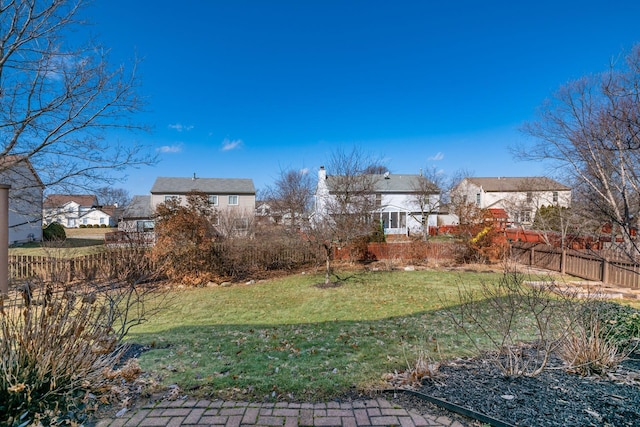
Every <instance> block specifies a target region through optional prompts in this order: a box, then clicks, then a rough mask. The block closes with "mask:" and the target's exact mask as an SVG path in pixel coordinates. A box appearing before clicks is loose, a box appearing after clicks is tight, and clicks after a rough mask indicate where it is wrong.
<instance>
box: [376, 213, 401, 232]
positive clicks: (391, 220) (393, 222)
mask: <svg viewBox="0 0 640 427" xmlns="http://www.w3.org/2000/svg"><path fill="white" fill-rule="evenodd" d="M380 219H381V221H382V224H383V226H384V228H385V229H391V228H405V227H406V226H407V213H406V212H382V214H381V215H380Z"/></svg>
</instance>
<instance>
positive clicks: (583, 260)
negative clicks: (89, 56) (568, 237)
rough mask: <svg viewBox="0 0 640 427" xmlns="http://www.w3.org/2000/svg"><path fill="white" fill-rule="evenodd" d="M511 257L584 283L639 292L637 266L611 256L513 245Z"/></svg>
mask: <svg viewBox="0 0 640 427" xmlns="http://www.w3.org/2000/svg"><path fill="white" fill-rule="evenodd" d="M511 255H512V257H513V259H514V260H515V261H516V262H519V263H522V264H525V265H532V266H535V267H540V268H544V269H547V270H552V271H559V272H564V273H566V274H570V275H572V276H576V277H580V278H582V279H586V280H596V281H602V282H603V283H605V284H609V285H617V286H624V287H629V288H634V289H640V265H639V264H634V263H631V262H625V261H621V260H620V259H615V254H602V255H598V254H595V253H593V251H590V252H589V253H584V252H579V251H575V250H569V251H565V252H564V260H563V251H562V250H560V249H557V248H552V247H549V246H544V245H535V246H532V245H526V244H520V243H514V244H512V246H511Z"/></svg>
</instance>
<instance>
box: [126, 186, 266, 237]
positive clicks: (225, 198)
mask: <svg viewBox="0 0 640 427" xmlns="http://www.w3.org/2000/svg"><path fill="white" fill-rule="evenodd" d="M192 192H199V193H203V194H205V195H206V196H207V198H208V201H209V204H210V205H211V207H212V208H213V209H215V211H216V212H217V213H218V215H217V217H216V218H217V219H218V224H217V225H218V227H219V228H221V229H222V228H225V226H228V225H229V222H231V225H230V226H229V228H233V229H234V230H236V231H242V230H246V229H248V228H249V225H250V224H251V223H252V222H253V219H254V217H255V207H256V190H255V186H254V185H253V180H251V179H247V178H199V177H196V176H195V175H194V176H193V177H192V178H176V177H158V178H156V181H155V183H154V184H153V186H152V187H151V195H150V196H134V198H133V200H132V202H131V203H130V204H129V206H127V208H126V209H125V211H124V213H123V220H122V221H121V224H120V225H119V229H120V230H122V231H149V230H152V229H153V227H154V219H153V217H154V213H155V209H156V207H157V206H158V205H159V204H160V203H164V202H166V201H168V200H171V199H178V200H179V201H180V202H181V203H186V198H187V194H189V193H192ZM223 234H225V233H224V232H223Z"/></svg>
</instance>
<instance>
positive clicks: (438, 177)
mask: <svg viewBox="0 0 640 427" xmlns="http://www.w3.org/2000/svg"><path fill="white" fill-rule="evenodd" d="M445 187H446V179H445V176H444V175H443V174H440V173H438V170H437V169H435V168H431V169H427V170H426V171H425V172H422V173H420V176H419V177H418V179H417V180H416V181H415V182H414V184H413V188H412V190H413V193H414V194H413V201H414V203H415V204H416V206H417V207H418V209H419V211H420V215H421V220H422V232H423V237H424V240H427V239H428V238H429V223H428V218H429V215H431V214H432V213H435V212H438V211H439V209H440V207H441V206H442V204H443V203H444V194H445V193H444V192H443V189H444V188H445Z"/></svg>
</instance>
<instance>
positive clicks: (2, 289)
mask: <svg viewBox="0 0 640 427" xmlns="http://www.w3.org/2000/svg"><path fill="white" fill-rule="evenodd" d="M3 159H4V157H3ZM10 188H11V186H10V185H6V184H0V294H7V293H9V189H10Z"/></svg>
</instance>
